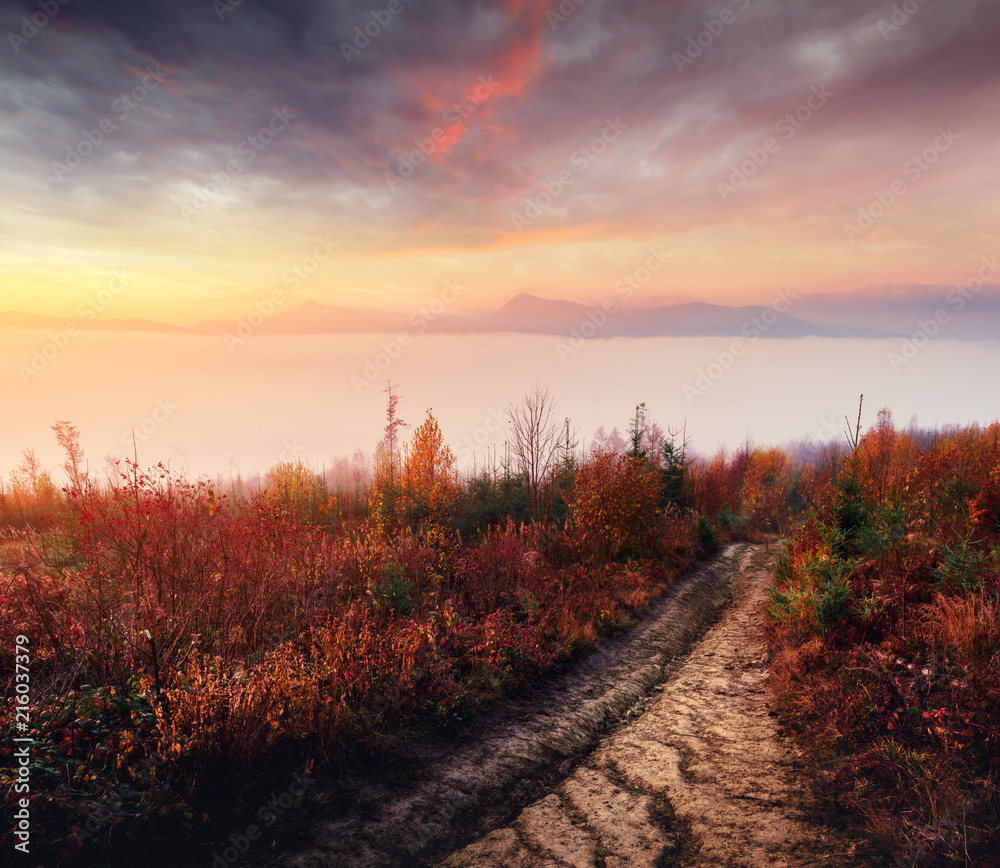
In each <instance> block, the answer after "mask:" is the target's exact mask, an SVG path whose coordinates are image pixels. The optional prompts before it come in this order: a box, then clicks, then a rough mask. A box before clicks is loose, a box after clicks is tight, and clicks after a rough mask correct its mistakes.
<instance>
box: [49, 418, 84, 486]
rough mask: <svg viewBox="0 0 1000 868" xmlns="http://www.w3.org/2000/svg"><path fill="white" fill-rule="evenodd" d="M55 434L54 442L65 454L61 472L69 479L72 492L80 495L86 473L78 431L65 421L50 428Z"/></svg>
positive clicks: (58, 422)
mask: <svg viewBox="0 0 1000 868" xmlns="http://www.w3.org/2000/svg"><path fill="white" fill-rule="evenodd" d="M52 430H53V431H54V432H55V434H56V440H57V441H58V443H59V445H60V446H62V448H63V451H64V452H65V453H66V463H65V464H63V470H65V471H66V475H67V476H68V477H69V482H70V487H71V488H72V489H73V491H75V492H77V493H81V492H82V491H83V488H84V486H85V485H86V484H87V471H86V469H85V468H84V467H83V447H82V446H80V431H79V429H78V428H77V427H76V426H75V425H72V424H70V423H69V422H65V421H61V422H60V421H57V422H56V424H55V425H53V426H52Z"/></svg>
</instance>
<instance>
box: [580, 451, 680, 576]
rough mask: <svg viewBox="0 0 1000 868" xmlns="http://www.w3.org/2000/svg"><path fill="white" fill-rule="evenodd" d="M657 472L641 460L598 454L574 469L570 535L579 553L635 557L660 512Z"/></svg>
mask: <svg viewBox="0 0 1000 868" xmlns="http://www.w3.org/2000/svg"><path fill="white" fill-rule="evenodd" d="M659 501H660V479H659V471H658V470H657V469H656V468H655V467H652V466H650V465H649V464H648V463H646V462H645V461H642V460H641V459H636V458H633V457H631V456H628V455H616V454H614V453H612V452H598V453H596V454H594V455H592V456H590V458H588V459H587V461H586V462H585V463H584V465H583V466H582V467H580V468H579V470H577V473H576V481H575V483H574V486H573V498H572V510H573V519H574V522H575V528H574V533H575V534H576V535H577V541H578V544H579V545H580V547H581V548H582V549H583V550H584V552H586V553H588V554H590V555H592V556H596V557H597V558H598V559H600V560H603V561H611V560H615V559H616V558H619V557H621V556H623V555H627V554H635V553H639V552H641V551H642V550H643V548H644V547H645V546H646V545H647V544H648V542H649V536H650V533H651V531H653V529H654V528H655V527H656V525H657V523H658V522H659V520H660V518H661V516H662V513H661V512H660V511H659V510H658V509H657V506H658V504H659Z"/></svg>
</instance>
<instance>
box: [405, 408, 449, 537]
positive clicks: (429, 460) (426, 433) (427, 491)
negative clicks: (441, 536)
mask: <svg viewBox="0 0 1000 868" xmlns="http://www.w3.org/2000/svg"><path fill="white" fill-rule="evenodd" d="M402 493H403V509H404V513H405V515H406V517H407V519H408V520H409V521H410V523H411V525H413V526H416V525H419V524H421V523H425V522H427V521H431V522H435V523H442V522H443V521H445V520H447V519H448V518H449V517H450V516H451V514H452V512H453V511H454V508H455V505H456V503H457V502H458V497H459V494H460V489H459V485H458V472H457V471H456V469H455V456H454V454H453V453H452V451H451V449H449V448H448V446H447V445H445V442H444V437H443V436H442V435H441V429H440V428H439V427H438V423H437V419H435V418H434V414H433V413H431V411H430V410H428V411H427V419H425V420H424V422H423V424H422V425H421V426H420V427H419V428H417V429H416V431H414V432H413V439H412V440H411V441H410V448H409V450H408V451H407V454H406V458H405V460H404V461H403V477H402Z"/></svg>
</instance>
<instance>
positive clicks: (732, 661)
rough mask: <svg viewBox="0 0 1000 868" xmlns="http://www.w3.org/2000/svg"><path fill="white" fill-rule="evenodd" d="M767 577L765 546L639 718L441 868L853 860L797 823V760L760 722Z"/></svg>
mask: <svg viewBox="0 0 1000 868" xmlns="http://www.w3.org/2000/svg"><path fill="white" fill-rule="evenodd" d="M770 577H771V562H770V559H769V557H768V555H767V553H766V552H765V551H764V550H763V549H761V548H760V547H755V548H751V549H748V550H746V551H745V552H743V553H742V556H741V562H740V566H739V572H738V576H737V579H736V583H735V593H734V599H733V602H732V604H731V605H730V606H729V607H728V608H727V609H726V611H725V613H724V614H723V616H722V618H721V619H720V620H719V621H718V622H717V623H716V624H715V625H714V626H712V627H711V628H710V629H709V630H708V631H707V632H706V634H705V635H704V637H703V638H702V639H701V640H700V641H699V642H698V644H697V646H696V647H695V648H694V649H693V650H692V651H691V653H690V655H688V657H687V658H685V660H684V661H683V663H681V665H680V666H679V667H678V668H677V669H676V671H675V672H674V673H673V674H672V675H671V676H670V678H669V680H668V681H666V682H665V683H664V684H662V685H660V686H659V687H657V688H656V689H655V690H654V693H656V694H658V696H657V697H656V698H655V699H654V700H653V701H652V702H650V703H649V704H648V706H647V708H646V710H645V711H644V713H642V714H641V715H640V716H639V717H638V718H636V719H634V720H632V721H631V722H628V723H626V724H624V725H623V726H622V727H621V728H620V729H619V730H618V731H616V732H614V733H613V734H611V735H609V736H608V737H606V738H605V739H603V740H602V741H601V743H600V744H599V746H598V747H597V748H596V749H595V750H594V751H593V753H591V754H590V755H589V756H588V757H587V759H586V761H585V763H584V764H583V765H581V766H580V767H579V768H577V769H576V770H575V771H574V772H573V773H572V774H570V775H569V776H568V777H567V778H566V779H565V780H563V781H562V782H561V783H559V784H558V785H557V786H556V787H555V788H554V790H553V792H551V793H549V794H548V795H546V796H545V797H544V798H542V799H539V800H538V801H536V802H535V803H534V804H532V805H530V806H528V807H527V808H525V809H524V810H523V811H522V812H521V814H520V815H519V816H518V817H517V818H516V819H515V820H514V821H513V822H512V823H511V824H510V825H508V826H505V827H504V828H501V829H498V830H496V831H494V832H491V833H490V834H488V835H486V836H484V837H483V838H481V839H479V840H477V841H475V842H474V843H472V844H470V845H468V846H466V847H465V848H463V849H461V850H459V851H457V852H455V853H453V854H451V855H450V856H449V857H448V858H446V859H445V860H444V861H443V862H442V863H440V868H472V866H476V868H480V866H482V868H505V866H514V868H518V866H524V868H528V866H537V868H566V866H572V868H619V866H620V868H624V866H649V868H657V866H667V865H678V866H692V868H702V866H747V868H758V866H760V868H763V866H789V868H791V866H819V865H825V866H831V868H832V866H850V865H856V864H857V863H858V860H857V858H856V857H855V855H854V854H855V849H856V846H855V843H854V842H852V841H849V840H848V839H846V838H845V837H842V836H841V835H839V834H838V833H836V832H834V831H833V830H831V829H828V828H826V827H823V826H822V825H819V824H817V823H816V822H814V821H812V820H810V819H808V818H807V817H806V816H805V808H806V807H807V805H808V797H807V794H806V791H805V785H804V780H803V778H802V775H801V772H800V764H799V762H798V759H797V753H796V751H795V749H794V747H793V745H792V744H791V742H790V741H789V740H787V739H785V738H783V737H781V736H780V735H779V733H778V729H777V724H776V722H775V721H774V719H773V718H772V717H771V716H770V714H769V711H770V708H769V705H768V701H767V694H766V680H767V652H766V645H765V639H764V609H765V606H766V601H767V589H768V587H769V585H770Z"/></svg>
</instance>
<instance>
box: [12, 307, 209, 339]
mask: <svg viewBox="0 0 1000 868" xmlns="http://www.w3.org/2000/svg"><path fill="white" fill-rule="evenodd" d="M69 323H73V325H75V326H78V327H79V328H81V329H84V330H89V331H105V332H161V333H164V334H178V335H179V334H188V335H196V334H201V332H200V331H199V330H197V329H190V328H184V327H183V326H176V325H170V324H168V323H162V322H153V321H152V320H147V319H90V320H88V319H86V318H78V319H73V318H71V317H58V316H43V315H41V314H37V313H20V312H17V311H7V312H6V313H0V329H37V330H39V331H48V330H51V329H64V328H66V326H67V325H68V324H69Z"/></svg>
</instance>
